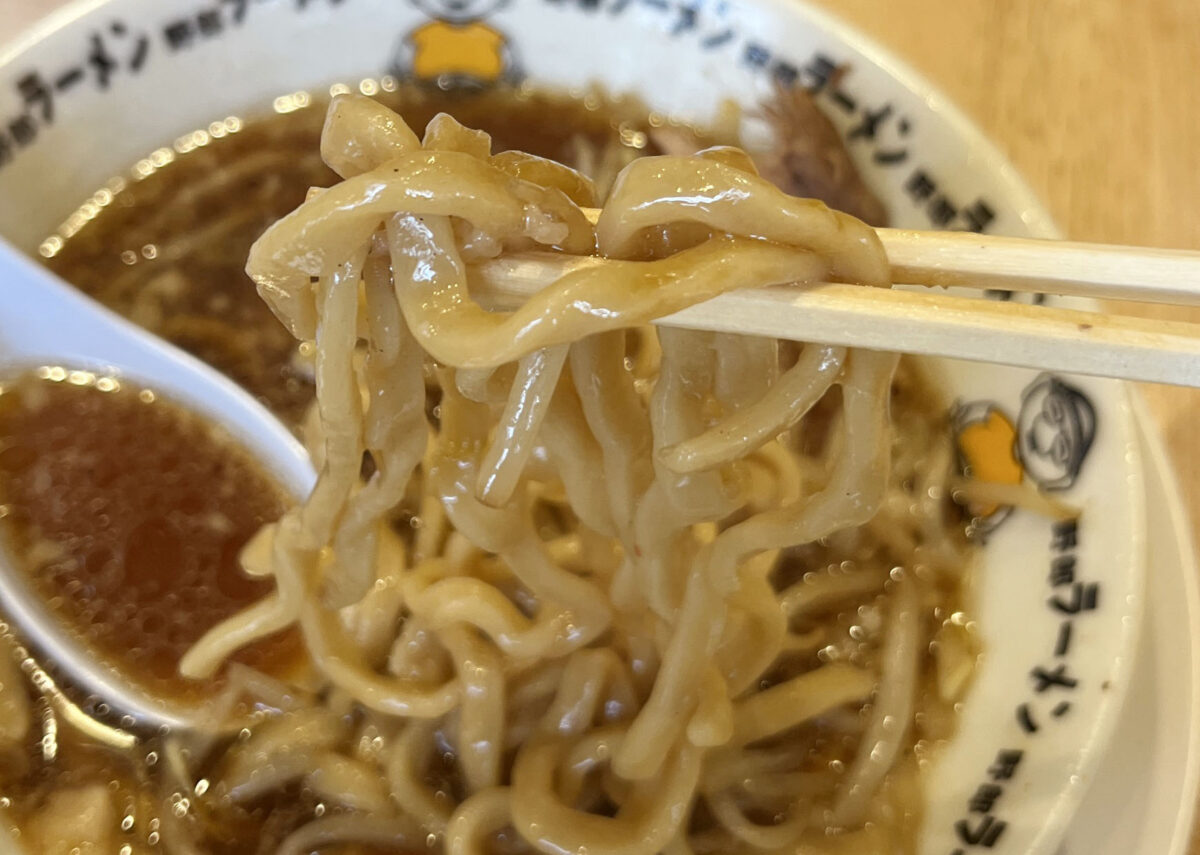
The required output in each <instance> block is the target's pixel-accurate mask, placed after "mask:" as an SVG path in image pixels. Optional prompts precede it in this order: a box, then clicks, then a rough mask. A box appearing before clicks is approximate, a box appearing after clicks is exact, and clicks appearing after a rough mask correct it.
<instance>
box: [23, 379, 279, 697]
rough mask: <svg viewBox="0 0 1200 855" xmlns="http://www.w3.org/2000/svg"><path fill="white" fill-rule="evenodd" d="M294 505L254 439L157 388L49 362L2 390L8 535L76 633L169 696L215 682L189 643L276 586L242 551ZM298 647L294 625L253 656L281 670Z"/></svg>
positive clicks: (250, 657) (246, 654)
mask: <svg viewBox="0 0 1200 855" xmlns="http://www.w3.org/2000/svg"><path fill="white" fill-rule="evenodd" d="M49 378H61V379H57V380H55V379H49ZM66 378H70V379H66ZM72 380H76V381H80V382H78V383H76V382H72ZM285 504H286V500H285V498H284V496H283V494H282V492H281V490H280V488H279V487H278V486H277V485H276V484H275V483H274V482H273V480H272V479H271V478H270V477H269V476H268V475H267V474H266V472H264V471H263V469H262V468H261V466H260V465H259V464H258V463H257V462H256V461H255V460H254V459H253V458H252V457H251V456H250V455H249V454H248V453H247V452H246V451H244V450H243V449H241V448H239V447H237V446H236V445H234V444H233V443H232V442H231V441H229V439H228V438H227V437H226V436H224V435H223V434H221V433H220V432H219V431H218V430H217V429H215V428H214V427H213V426H212V425H210V424H209V423H208V422H206V421H205V420H204V419H202V418H200V417H198V416H196V415H194V414H192V413H189V412H186V411H184V410H182V409H180V408H178V407H175V406H173V405H171V404H169V403H167V402H165V401H162V400H159V399H157V398H156V397H155V396H154V394H153V393H152V392H150V391H148V390H145V389H139V388H136V387H130V386H129V385H127V384H123V383H118V382H116V381H114V380H112V379H108V378H101V379H100V380H99V381H97V380H96V379H95V378H94V376H92V375H90V374H84V373H82V372H74V373H68V372H65V371H63V370H62V369H42V370H41V371H40V373H39V375H30V376H27V377H25V378H22V379H20V380H18V381H16V382H14V383H11V384H9V385H7V386H5V387H3V389H2V391H0V514H2V515H3V520H2V521H0V533H2V534H3V535H4V537H5V539H6V540H7V545H8V547H9V549H10V550H11V552H12V553H14V554H15V555H16V556H17V557H18V560H19V561H20V562H21V563H22V564H23V565H24V567H25V568H26V569H27V570H28V572H29V575H30V578H31V579H32V581H33V583H34V587H35V589H36V590H37V591H38V592H39V593H40V594H41V595H42V596H43V597H44V598H45V602H46V603H47V604H48V605H49V607H50V610H51V611H52V612H53V614H54V615H55V616H56V617H57V618H58V619H59V620H60V621H62V623H63V624H64V625H65V626H66V627H67V628H68V630H69V631H70V632H71V633H72V634H73V635H74V636H76V637H77V638H78V639H80V640H81V641H82V642H83V643H85V644H86V645H87V646H89V647H91V648H92V649H94V650H95V651H96V652H97V653H98V654H99V655H100V656H101V657H102V658H103V659H104V660H106V661H107V662H108V663H109V664H111V665H113V666H115V667H117V668H118V669H119V670H121V671H122V672H124V673H125V674H126V675H128V676H129V677H130V678H131V679H135V680H136V681H137V682H138V683H140V684H141V685H143V686H144V687H145V688H146V689H148V690H150V691H151V692H153V693H156V694H159V695H164V694H165V695H170V696H179V695H181V694H183V695H192V694H194V693H195V692H197V691H199V689H198V688H197V687H198V686H203V684H197V683H194V682H192V681H188V680H186V679H184V678H183V677H181V676H180V675H179V674H178V665H179V660H180V658H181V657H182V655H183V654H184V652H186V650H187V649H188V648H189V647H191V645H192V644H194V643H195V642H196V641H197V640H198V639H199V638H200V636H201V635H202V634H203V633H204V632H205V631H206V630H207V629H208V628H209V627H211V626H213V625H214V624H215V623H217V622H218V621H221V620H223V619H224V618H226V617H229V616H230V615H232V614H233V613H235V612H236V611H238V610H240V609H242V608H244V607H245V606H247V605H249V604H250V603H252V602H254V601H255V600H258V599H259V598H261V597H262V596H264V595H265V594H267V593H268V592H269V591H270V590H271V588H272V585H271V583H270V582H268V581H264V580H259V579H252V578H250V577H248V576H246V575H245V574H244V573H243V572H242V570H241V568H240V566H239V564H238V554H239V552H240V551H241V549H242V547H243V546H244V545H245V543H246V542H247V540H249V538H250V536H251V535H253V534H254V533H255V532H256V531H257V530H258V529H259V528H260V527H261V526H262V525H263V524H264V523H267V522H270V521H271V520H274V519H276V518H277V517H278V516H279V515H280V514H281V513H282V511H283V509H284V506H285ZM298 654H299V646H298V641H297V639H296V638H295V637H293V636H281V637H280V638H278V639H276V640H275V641H274V642H271V643H266V644H262V645H258V646H257V647H254V648H251V649H247V650H245V651H243V652H242V653H241V654H240V657H241V659H242V661H244V662H246V663H247V664H250V665H253V666H254V667H257V668H260V669H264V670H267V671H274V670H277V669H278V668H279V667H281V666H282V665H284V664H285V663H286V662H288V661H289V660H292V659H294V658H295V657H296V656H298Z"/></svg>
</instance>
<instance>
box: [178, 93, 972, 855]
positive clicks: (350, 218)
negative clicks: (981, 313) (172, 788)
mask: <svg viewBox="0 0 1200 855" xmlns="http://www.w3.org/2000/svg"><path fill="white" fill-rule="evenodd" d="M322 155H323V156H324V158H325V160H326V162H327V163H329V165H330V166H331V167H333V169H334V170H335V171H337V172H338V174H339V175H341V176H342V178H343V181H342V182H341V183H339V184H337V185H336V186H333V187H331V188H328V189H323V190H314V191H312V192H311V193H310V196H309V199H308V201H306V202H305V203H304V204H303V205H302V206H301V207H300V208H298V209H297V210H296V211H295V212H294V213H292V214H290V215H289V216H287V217H286V218H284V219H283V220H281V221H280V222H278V223H277V224H276V225H275V226H273V227H272V228H271V229H270V230H269V231H268V232H267V233H266V234H265V235H264V236H263V237H262V238H261V239H260V240H259V241H258V243H257V244H256V245H255V246H254V248H253V250H252V252H251V256H250V260H249V265H248V271H249V273H250V274H251V276H252V277H253V278H254V280H255V282H256V283H257V284H258V287H259V291H260V293H261V295H262V296H263V298H264V299H265V300H266V301H267V302H268V304H269V305H270V306H271V308H272V309H273V310H274V312H275V313H276V314H277V315H278V317H279V318H280V319H281V320H282V321H283V322H284V323H285V324H286V325H287V327H288V329H289V330H290V331H291V332H292V333H293V334H294V335H295V336H296V337H297V338H298V339H300V340H301V341H304V342H313V343H314V346H313V347H312V348H311V352H312V353H313V354H315V366H314V374H315V380H316V390H317V405H316V407H317V414H316V418H315V420H314V421H313V424H312V427H313V429H314V430H313V434H312V436H310V439H311V440H312V444H313V450H314V457H315V459H316V461H317V463H318V465H319V471H320V474H319V478H318V481H317V484H316V486H315V488H314V489H313V491H312V493H311V495H310V496H309V497H308V498H307V500H306V501H305V502H304V503H303V504H301V505H300V506H298V507H296V508H294V509H293V510H291V511H290V512H288V513H287V514H286V515H285V516H284V517H283V518H282V519H281V520H280V521H279V522H277V523H275V524H273V525H271V526H268V527H267V528H265V529H264V530H263V531H262V532H260V534H259V535H258V537H257V538H255V540H254V541H252V542H251V544H250V545H249V546H248V547H247V549H246V552H245V554H244V556H243V563H244V566H245V569H246V570H247V572H249V573H251V574H254V575H258V576H265V577H267V576H269V577H271V578H272V579H273V580H274V584H275V591H274V592H273V593H272V594H271V595H270V596H268V597H267V598H265V599H264V600H262V601H260V602H258V603H256V604H255V605H253V606H252V607H250V608H249V609H248V610H246V611H244V612H242V613H240V614H238V615H236V616H234V617H233V618H231V619H229V620H228V621H226V622H224V623H222V624H220V625H218V626H216V627H214V628H213V629H212V630H211V631H210V632H209V633H207V634H206V635H205V636H204V638H203V639H202V640H201V641H200V642H199V643H198V644H197V645H196V646H195V647H194V648H192V650H191V651H190V652H189V653H188V655H187V656H186V657H185V659H184V661H183V663H182V670H183V672H184V673H185V674H187V675H189V676H193V677H205V676H207V675H211V674H213V673H215V672H216V671H217V670H218V668H220V667H221V665H222V664H223V663H224V662H225V660H226V658H227V657H228V656H229V655H230V654H231V653H232V652H234V651H235V650H236V649H238V648H240V647H242V646H244V645H246V644H249V643H251V642H253V641H255V640H257V639H260V638H263V637H265V636H266V635H269V634H272V633H275V632H278V631H280V630H282V629H284V628H286V627H298V628H299V631H300V632H301V633H302V635H303V638H304V642H305V646H306V648H307V651H308V653H309V656H310V658H311V660H312V663H313V665H314V666H315V668H314V670H315V672H316V674H317V675H318V677H317V678H316V679H315V680H314V682H313V685H312V686H310V687H309V688H308V690H307V691H308V692H309V694H307V695H306V694H304V692H300V691H297V692H291V693H284V692H277V695H278V699H277V701H276V702H275V707H276V708H277V709H279V710H280V711H282V712H283V713H285V714H283V715H280V716H279V717H277V718H274V719H272V720H271V721H269V722H268V723H267V724H264V725H262V726H260V727H258V728H256V729H255V730H254V732H253V735H252V736H250V738H249V739H246V740H244V741H242V742H239V743H237V744H235V745H234V746H233V747H231V748H230V749H229V750H228V754H227V756H226V757H225V759H224V761H223V763H222V765H221V770H222V776H221V781H220V782H219V785H220V786H221V788H222V791H223V792H225V793H227V794H228V795H229V796H230V797H232V798H234V799H236V800H249V799H253V798H254V797H255V796H256V795H257V794H261V793H264V792H268V791H272V790H277V789H279V788H282V787H284V786H285V785H286V784H287V783H289V782H291V781H295V780H303V781H304V783H305V785H306V786H308V787H309V788H311V789H312V790H313V791H315V792H317V793H318V794H319V795H320V796H321V797H322V798H324V799H326V800H327V801H329V802H330V803H331V804H333V805H335V806H336V807H337V808H338V809H337V810H335V811H333V812H332V813H330V814H328V815H325V816H319V817H318V818H316V819H313V820H311V821H309V822H307V823H306V824H303V825H301V826H300V827H299V828H298V829H297V830H295V831H293V832H291V835H290V836H289V837H288V838H287V840H286V841H285V842H284V845H283V847H282V850H281V851H284V852H294V853H299V852H307V851H310V850H311V849H313V848H317V847H320V846H323V845H327V844H332V843H339V842H355V841H357V842H362V843H368V844H370V843H374V844H378V845H384V844H387V845H399V846H401V847H405V848H408V847H411V848H412V849H413V850H423V849H424V848H425V847H426V846H427V845H428V846H436V847H438V848H440V849H442V850H443V851H445V852H448V853H455V854H456V855H467V853H485V852H511V851H540V852H545V853H577V855H635V853H657V852H667V853H675V854H676V855H683V853H692V852H695V853H701V852H726V853H728V852H743V851H744V852H797V851H805V852H807V851H810V849H808V848H805V847H812V848H813V851H826V850H828V851H834V850H836V851H856V852H864V851H882V850H884V849H889V848H894V847H895V843H894V842H892V841H893V835H895V834H896V833H897V829H901V830H903V829H905V828H908V827H909V825H911V821H912V819H913V817H911V816H909V815H908V814H907V813H906V812H905V809H901V808H897V807H895V806H896V805H897V804H901V803H902V802H903V800H902V799H901V798H900V796H899V793H900V792H901V791H903V790H904V789H905V788H906V787H907V788H911V786H912V779H913V771H914V769H913V767H914V766H915V765H916V764H915V763H914V762H912V761H913V757H914V752H913V751H912V748H913V745H914V742H915V741H916V739H917V734H916V732H915V725H914V724H913V722H914V717H915V712H916V711H917V708H918V706H920V705H921V704H923V703H925V702H924V701H923V700H922V697H921V694H922V692H921V686H922V681H924V680H926V679H927V678H928V679H933V680H935V681H936V683H937V693H939V697H940V698H941V699H942V700H944V701H947V702H948V701H951V700H953V699H954V698H955V697H957V696H958V694H959V693H960V692H961V691H962V686H963V684H964V682H965V679H964V678H963V677H962V668H961V667H955V663H956V662H959V663H960V664H961V661H962V660H963V659H964V658H965V659H967V660H969V659H970V656H969V655H967V654H966V653H964V651H967V650H969V644H968V643H967V642H965V641H963V639H962V637H961V633H959V634H956V633H955V632H953V630H954V628H955V627H959V628H961V622H959V623H952V622H951V621H949V620H946V621H943V620H942V619H943V618H947V617H948V616H947V615H944V614H940V613H939V612H938V609H937V608H935V607H934V606H936V604H937V603H940V602H942V601H943V600H945V599H947V597H948V595H947V593H946V592H947V591H957V586H958V585H959V582H960V579H961V575H962V572H963V568H964V565H965V564H966V561H967V557H966V553H965V550H964V545H963V544H962V543H960V542H959V541H958V540H956V539H955V537H954V536H953V535H952V534H951V533H950V530H951V529H953V528H954V526H953V519H952V516H953V515H952V513H951V512H950V511H949V510H948V499H947V497H946V495H945V491H944V489H943V488H942V485H943V483H944V482H945V479H946V478H947V477H949V475H950V474H951V469H952V464H953V455H952V453H951V451H950V450H949V445H948V443H946V442H944V441H943V440H942V438H941V437H940V435H936V431H933V430H931V429H925V432H924V434H921V431H920V430H919V429H917V428H914V431H915V432H916V433H918V434H921V435H919V436H917V437H916V438H915V439H913V438H906V440H905V445H906V446H907V450H897V449H899V445H898V444H897V443H894V442H893V438H892V430H891V424H890V418H889V400H890V398H891V396H892V394H893V376H894V372H895V370H896V366H897V361H898V358H897V357H896V356H895V355H892V354H883V353H875V352H868V351H859V350H847V349H845V348H840V347H829V346H821V345H795V344H792V343H788V342H778V341H774V340H767V339H760V338H752V337H743V336H736V335H726V334H715V333H708V332H693V331H680V330H673V329H667V328H660V329H657V331H655V330H654V329H653V328H650V327H647V326H645V324H647V323H648V322H649V321H651V320H652V319H655V318H658V317H661V316H664V315H667V314H670V313H672V312H675V311H677V310H679V309H682V308H684V307H686V306H688V305H691V304H693V303H697V302H700V301H702V300H705V299H708V298H710V297H712V296H714V295H716V294H719V293H721V292H724V291H727V290H730V289H734V288H739V287H749V286H764V285H776V284H785V283H790V282H796V281H829V280H832V281H842V282H852V283H859V284H862V285H867V286H882V287H886V286H888V284H889V280H888V277H889V268H888V263H887V259H886V257H885V256H884V253H883V251H882V248H881V247H880V244H879V242H878V239H877V238H876V236H875V233H874V232H873V230H872V229H870V228H869V227H867V226H866V225H864V224H863V223H862V222H860V221H859V220H856V219H854V218H853V217H850V216H848V215H845V214H841V213H838V212H835V211H832V210H830V209H829V208H827V207H826V206H825V205H823V204H822V203H820V202H816V201H812V200H802V199H796V198H793V197H790V196H787V195H786V194H784V193H783V192H782V191H780V190H778V189H777V188H776V187H775V186H774V185H772V184H770V183H769V182H767V181H766V180H764V179H762V178H760V177H759V176H758V174H757V172H756V170H755V168H754V166H753V163H752V162H751V160H750V158H748V157H747V156H746V155H745V154H743V153H742V152H741V151H739V150H737V149H732V148H713V149H709V150H706V151H703V152H700V153H699V154H697V155H695V156H692V157H648V158H643V159H639V160H636V161H634V162H633V163H632V164H631V165H629V166H628V167H626V168H625V169H624V171H623V172H622V173H621V174H620V175H619V176H618V177H617V179H616V180H615V182H614V184H613V187H612V188H611V190H610V191H609V192H608V194H607V197H606V198H604V199H598V198H597V195H596V192H595V189H594V188H593V186H592V183H591V182H590V181H589V180H588V179H587V178H585V177H583V176H581V175H580V174H579V173H577V172H575V171H574V170H571V169H569V168H567V167H565V166H562V165H560V164H557V163H554V162H552V161H549V160H545V159H541V158H538V157H534V156H532V155H527V154H522V153H514V152H505V153H501V154H495V155H493V154H492V153H491V141H490V139H489V138H488V137H487V135H486V134H483V133H481V132H478V131H473V130H470V129H468V128H465V127H463V126H462V125H460V124H458V123H457V122H455V121H454V120H453V119H451V118H450V117H449V116H446V115H444V114H443V115H441V116H438V117H437V118H435V119H434V120H433V121H432V122H431V123H430V124H429V126H428V128H427V129H426V131H425V135H424V138H423V139H418V138H417V136H416V135H415V134H414V133H413V132H412V131H411V130H410V129H409V128H408V127H407V126H406V125H405V123H404V122H403V120H402V119H400V117H399V116H397V115H396V114H394V113H392V112H390V111H388V110H387V109H385V108H383V107H382V106H380V105H378V104H376V103H374V102H373V101H370V100H369V99H366V98H361V97H351V96H345V97H341V98H339V99H337V100H335V102H334V103H333V104H332V106H331V108H330V112H329V116H328V119H327V123H326V126H325V131H324V135H323V138H322ZM600 202H602V203H603V205H602V207H603V212H602V214H601V216H600V218H599V221H598V222H597V224H596V225H595V226H594V227H593V225H592V224H591V223H590V222H589V220H588V219H587V218H586V217H585V215H584V213H583V212H582V211H581V207H586V206H595V205H597V204H598V203H600ZM528 251H544V252H553V253H559V254H565V255H571V256H594V255H598V256H601V257H603V258H605V259H607V260H608V261H607V262H606V263H605V264H603V265H596V266H595V267H593V268H588V269H583V270H577V271H576V272H573V273H571V274H568V275H567V276H564V277H563V278H562V279H561V280H559V281H557V282H555V283H554V284H552V285H551V286H550V287H548V288H546V289H545V290H544V291H542V292H540V293H538V294H537V295H535V296H534V297H532V298H531V299H529V300H528V301H527V302H525V303H524V304H523V305H520V306H519V307H517V308H515V309H503V308H501V307H499V306H495V305H487V304H484V303H482V302H480V300H482V299H483V296H484V295H479V294H477V293H474V292H475V291H477V290H478V289H473V269H474V266H475V265H478V264H480V263H482V262H485V261H489V260H492V259H495V258H497V257H500V256H506V255H511V254H514V253H521V252H528ZM477 298H478V299H477ZM894 446H895V447H894ZM892 467H895V468H896V470H897V471H896V472H894V473H893V474H892V475H889V470H890V469H891V468H892ZM397 518H400V519H406V520H411V523H412V525H411V526H407V525H406V526H403V527H402V528H403V531H401V530H398V529H397V527H396V525H395V521H396V519H397ZM830 550H833V551H836V552H837V553H838V554H841V555H845V556H849V559H848V560H846V561H842V562H840V563H838V564H836V565H832V566H828V567H827V565H826V563H824V562H825V561H826V560H827V555H828V554H829V551H830ZM823 556H825V557H824V558H823ZM950 599H952V597H950ZM839 621H841V623H839ZM847 629H848V630H849V636H847ZM837 639H841V641H838V640H837ZM931 639H933V640H939V641H940V642H942V643H940V644H939V645H936V648H937V650H938V651H939V652H938V654H937V655H936V656H935V659H936V661H935V663H934V664H933V665H929V664H928V663H926V662H925V658H926V657H927V652H926V651H927V650H928V649H929V646H930V641H931ZM953 651H957V653H958V657H957V659H956V658H955V657H954V656H951V655H950V653H951V652H953ZM967 670H968V671H969V666H968V668H967ZM927 671H929V672H931V673H932V672H936V673H933V676H931V675H930V674H929V673H926V672H927ZM244 682H245V681H244ZM265 682H267V681H264V683H265ZM243 688H246V689H247V690H249V689H248V686H243ZM263 691H264V692H267V691H268V690H267V689H263ZM347 728H351V729H354V732H355V733H356V734H358V736H359V738H358V741H357V742H355V741H354V740H353V739H350V738H348V736H347V733H346V729H347ZM367 737H369V738H367ZM348 745H349V746H351V747H347V746H348ZM364 746H365V747H364ZM906 823H907V824H908V825H906Z"/></svg>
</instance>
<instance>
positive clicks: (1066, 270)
mask: <svg viewBox="0 0 1200 855" xmlns="http://www.w3.org/2000/svg"><path fill="white" fill-rule="evenodd" d="M876 233H877V234H878V235H879V239H880V241H881V242H882V243H883V248H884V249H885V250H886V251H887V256H888V261H890V262H891V265H892V281H893V282H899V283H907V284H914V285H930V286H939V285H941V286H959V287H964V288H983V289H991V288H994V289H1000V290H1005V291H1023V292H1034V293H1039V294H1060V295H1063V296H1072V297H1094V298H1096V299H1102V300H1132V301H1134V302H1142V303H1170V304H1172V305H1176V306H1200V252H1191V251H1186V250H1177V249H1146V248H1144V247H1134V246H1107V245H1104V244H1094V243H1075V242H1071V241H1057V240H1035V239H1031V238H1012V237H992V236H990V235H989V236H984V235H977V234H972V233H970V232H919V231H909V230H905V229H877V230H876Z"/></svg>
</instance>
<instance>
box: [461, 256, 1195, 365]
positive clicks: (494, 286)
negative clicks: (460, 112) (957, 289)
mask: <svg viewBox="0 0 1200 855" xmlns="http://www.w3.org/2000/svg"><path fill="white" fill-rule="evenodd" d="M605 263H606V262H605V261H604V259H599V258H570V257H565V256H559V255H552V254H548V253H528V254H525V255H518V256H509V257H505V258H502V259H498V260H495V261H488V262H484V263H483V264H479V265H477V266H475V268H474V269H473V274H474V275H473V278H472V286H473V288H476V289H480V288H482V289H483V290H484V291H486V293H485V294H479V296H481V297H486V299H487V300H488V302H489V303H491V304H492V305H494V306H496V307H497V308H511V307H515V306H517V305H519V304H520V303H522V302H524V301H525V300H526V299H528V298H529V297H530V296H532V295H533V294H535V293H537V292H538V291H540V290H541V289H542V288H544V287H546V286H547V285H549V284H550V283H552V282H554V281H555V280H557V279H558V278H559V277H560V276H562V275H564V274H566V273H568V272H570V271H572V270H578V269H583V268H586V267H591V266H594V265H598V264H599V265H602V264H605ZM655 323H657V324H665V325H667V326H676V327H686V328H688V329H703V330H714V331H716V332H731V333H742V334H746V335H765V336H772V337H775V338H785V339H799V340H804V341H819V342H824V343H826V344H838V345H847V346H853V347H865V348H871V349H875V350H898V351H903V352H905V353H915V354H925V355H928V356H944V357H950V358H956V359H968V360H976V361H980V362H996V363H1002V364H1006V365H1019V366H1024V367H1028V368H1039V369H1043V370H1053V371H1062V372H1067V373H1071V374H1094V375H1098V376H1103V377H1116V378H1120V379H1125V380H1145V381H1151V382H1157V383H1171V384H1175V385H1180V386H1200V325H1198V324H1191V323H1181V322H1177V321H1161V320H1147V319H1143V318H1133V317H1126V316H1115V315H1107V314H1102V313H1099V312H1089V311H1081V310H1077V309H1060V308H1050V307H1047V306H1031V305H1028V304H1025V303H1017V302H1001V301H996V300H981V299H974V298H967V297H958V296H954V295H950V294H945V293H941V292H937V293H930V292H925V291H907V290H897V289H891V290H888V289H884V288H864V287H861V286H858V285H841V284H834V283H816V284H808V285H786V286H778V287H773V288H750V289H745V290H741V291H733V292H730V293H727V294H722V295H721V296H719V297H715V298H713V299H711V300H707V301H705V302H703V303H699V304H697V305H695V306H691V307H689V308H687V309H684V310H683V311H680V312H676V313H675V314H673V315H668V316H666V317H663V318H659V319H657V320H656V321H655Z"/></svg>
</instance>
